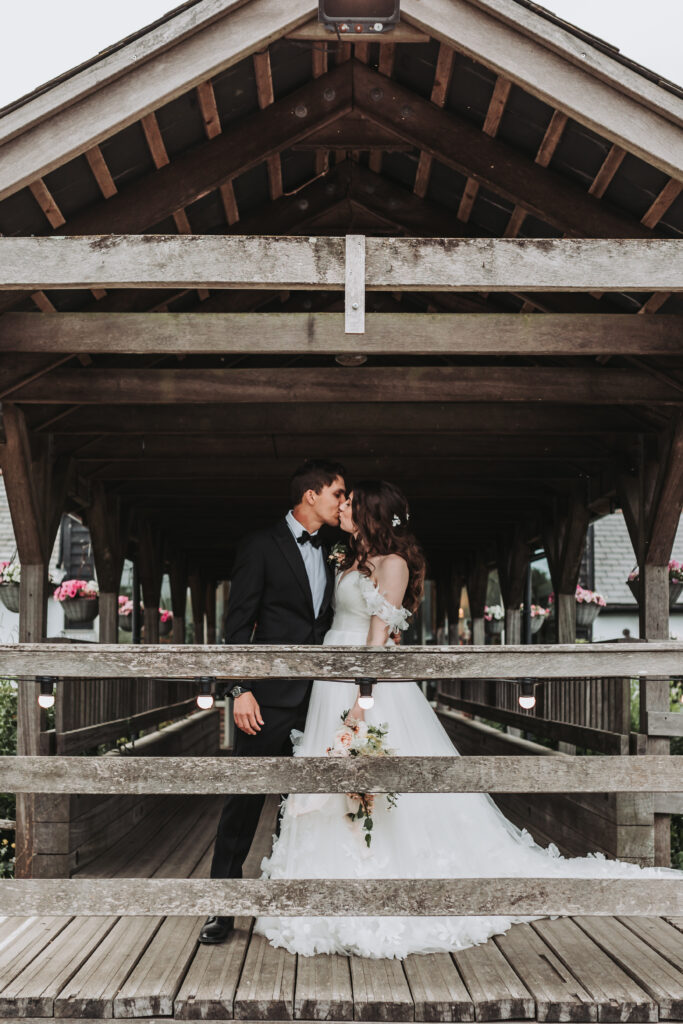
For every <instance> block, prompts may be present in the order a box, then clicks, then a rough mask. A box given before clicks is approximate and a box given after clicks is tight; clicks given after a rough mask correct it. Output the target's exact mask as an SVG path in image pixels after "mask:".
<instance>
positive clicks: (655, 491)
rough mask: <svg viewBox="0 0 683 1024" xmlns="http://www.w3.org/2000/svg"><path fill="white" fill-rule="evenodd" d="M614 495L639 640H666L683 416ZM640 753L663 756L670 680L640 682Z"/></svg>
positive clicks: (663, 842)
mask: <svg viewBox="0 0 683 1024" xmlns="http://www.w3.org/2000/svg"><path fill="white" fill-rule="evenodd" d="M619 492H620V493H619V497H620V501H621V505H622V508H623V512H624V519H625V521H626V525H627V527H628V531H629V535H630V537H631V543H632V544H633V549H634V552H635V555H636V559H637V561H638V567H639V583H640V585H639V594H638V606H639V617H640V636H641V638H643V639H645V640H668V639H669V570H668V563H669V559H670V557H671V550H672V548H673V542H674V539H675V536H676V531H677V529H678V524H679V521H680V517H681V510H682V508H683V416H681V415H680V414H679V415H678V416H677V417H676V418H675V419H674V420H673V421H672V423H671V425H670V427H669V429H668V430H666V431H665V432H663V433H662V435H661V436H660V437H659V438H658V439H656V440H654V441H653V442H651V443H650V444H649V446H646V443H645V441H644V440H642V439H641V443H640V445H639V457H638V473H637V476H635V475H631V476H627V475H622V476H621V477H620V478H619ZM639 693H640V701H639V703H640V733H641V734H644V736H645V739H644V742H642V743H641V744H640V745H639V752H642V753H646V754H668V753H669V751H670V746H671V744H670V740H669V738H668V737H666V736H656V735H650V731H651V729H652V727H653V725H654V721H655V716H659V715H661V714H664V713H667V712H668V711H669V705H670V699H671V698H670V693H671V680H670V678H669V677H668V676H664V677H660V676H649V675H646V676H641V678H640V691H639ZM654 848H655V855H654V856H655V864H657V865H661V866H668V865H669V864H670V862H671V818H670V816H669V815H668V814H655V815H654Z"/></svg>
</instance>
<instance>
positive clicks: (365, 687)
mask: <svg viewBox="0 0 683 1024" xmlns="http://www.w3.org/2000/svg"><path fill="white" fill-rule="evenodd" d="M374 685H375V680H374V679H359V680H358V686H359V688H360V696H359V698H358V706H359V707H361V708H362V709H363V711H369V710H370V708H373V707H374V706H375V698H374V697H373V696H372V688H373V686H374Z"/></svg>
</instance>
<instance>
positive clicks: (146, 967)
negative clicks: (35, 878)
mask: <svg viewBox="0 0 683 1024" xmlns="http://www.w3.org/2000/svg"><path fill="white" fill-rule="evenodd" d="M220 803H221V800H220V798H215V797H207V798H199V799H197V798H194V797H183V798H165V800H164V801H161V800H160V806H159V813H158V816H156V817H154V816H153V817H151V818H149V819H148V820H146V822H145V823H143V825H142V826H141V827H140V829H139V830H138V833H137V836H136V840H137V846H135V847H133V845H132V844H131V842H130V840H129V839H127V838H124V839H122V841H121V843H120V844H118V845H117V846H115V847H114V848H113V849H112V850H110V851H109V852H108V854H107V855H106V856H105V857H102V858H100V859H99V860H98V861H96V862H93V863H92V864H90V865H89V866H88V867H87V868H86V869H84V871H83V872H82V874H83V875H84V876H85V875H88V876H91V877H94V876H99V877H131V876H138V877H140V876H145V877H156V878H160V877H166V878H173V877H188V876H190V877H206V876H207V875H208V870H209V864H210V858H211V851H212V847H213V835H214V830H215V823H216V819H217V816H218V813H219V809H220ZM275 807H276V804H275V801H274V799H271V800H270V801H269V802H268V803H267V804H266V809H265V811H264V815H263V817H262V819H261V825H260V827H259V831H258V833H257V836H256V839H255V841H254V845H253V847H252V851H251V854H250V858H249V861H248V864H247V873H248V874H250V875H255V874H256V873H257V871H258V865H259V863H260V860H261V857H262V856H263V855H264V853H265V852H266V851H267V850H268V847H269V843H270V837H271V835H272V831H273V825H274V815H275ZM201 922H202V918H200V917H186V918H162V917H159V918H120V919H119V918H110V917H106V918H59V919H55V918H40V919H37V918H32V919H20V918H10V919H4V920H2V921H0V1019H2V1020H22V1021H27V1020H29V1021H30V1020H31V1019H35V1020H43V1021H44V1019H45V1018H46V1017H63V1018H80V1019H86V1020H99V1021H101V1020H113V1019H120V1018H136V1017H139V1018H144V1019H146V1020H147V1021H151V1020H155V1019H159V1018H169V1017H171V1018H173V1017H175V1018H176V1019H180V1020H205V1021H206V1020H209V1021H210V1020H226V1019H228V1020H229V1019H238V1020H271V1021H273V1020H277V1021H284V1020H291V1019H298V1020H360V1021H412V1020H417V1021H501V1020H512V1021H521V1020H538V1021H606V1022H607V1021H657V1020H683V919H680V918H679V919H674V918H671V919H663V918H630V919H629V918H618V919H617V918H604V917H592V918H585V917H584V918H576V919H558V920H542V921H537V922H535V923H533V924H529V925H516V926H514V927H513V928H512V929H511V930H510V931H509V932H507V933H506V934H505V935H502V936H497V937H495V938H494V939H492V940H491V941H489V942H487V943H486V944H485V945H482V946H477V947H473V948H471V949H467V950H464V951H463V952H461V953H456V954H455V955H453V956H449V955H447V954H440V955H433V956H414V957H409V958H408V959H407V960H405V961H404V962H402V963H401V962H398V961H395V960H367V959H363V958H360V957H349V958H347V957H340V956H333V957H328V956H320V957H310V958H307V957H295V956H292V955H291V954H289V953H287V952H285V951H283V950H281V949H274V948H272V947H271V946H270V945H269V944H268V943H267V942H266V941H265V940H264V939H263V938H262V937H260V936H252V935H251V923H252V922H251V921H250V920H248V919H246V918H243V919H238V921H237V928H236V930H235V932H234V933H233V934H232V936H231V937H230V940H229V941H228V942H227V943H225V944H224V945H220V946H208V947H207V946H199V945H198V943H197V933H198V931H199V927H200V925H201Z"/></svg>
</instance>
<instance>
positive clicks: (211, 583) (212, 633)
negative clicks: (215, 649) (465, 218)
mask: <svg viewBox="0 0 683 1024" xmlns="http://www.w3.org/2000/svg"><path fill="white" fill-rule="evenodd" d="M204 602H205V609H206V642H207V644H215V643H216V581H215V580H211V579H210V580H207V581H206V587H205V598H204Z"/></svg>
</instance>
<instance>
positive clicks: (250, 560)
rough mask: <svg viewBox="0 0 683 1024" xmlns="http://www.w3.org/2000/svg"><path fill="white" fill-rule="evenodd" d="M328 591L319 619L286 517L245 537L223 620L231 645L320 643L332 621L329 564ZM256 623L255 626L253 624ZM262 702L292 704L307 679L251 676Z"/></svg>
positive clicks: (248, 686)
mask: <svg viewBox="0 0 683 1024" xmlns="http://www.w3.org/2000/svg"><path fill="white" fill-rule="evenodd" d="M322 552H323V560H324V563H325V571H326V576H327V585H326V587H325V596H324V598H323V603H322V605H321V608H320V613H319V615H318V617H317V618H316V616H315V613H314V611H313V597H312V595H311V587H310V584H309V582H308V575H307V573H306V566H305V565H304V560H303V558H302V557H301V552H300V550H299V544H298V542H297V541H296V540H295V538H294V536H293V534H292V531H291V530H290V529H289V526H288V525H287V522H286V520H285V519H281V520H280V521H279V522H277V523H276V524H275V525H274V526H273V527H271V528H270V529H267V530H260V531H259V532H258V533H253V534H251V535H250V536H249V537H247V538H246V539H245V540H244V542H243V543H242V545H241V547H240V548H239V550H238V552H237V556H236V558H235V565H234V568H233V572H232V579H231V583H230V599H229V602H228V614H227V616H226V619H225V642H226V643H227V644H248V643H249V642H250V641H251V640H252V634H253V642H254V643H257V644H321V643H322V642H323V637H324V635H325V633H326V632H327V630H328V628H329V624H330V620H331V615H332V609H331V603H330V602H331V600H332V591H333V589H334V572H333V570H332V568H331V566H329V565H328V563H327V551H326V550H325V549H324V548H323V549H322ZM254 626H256V628H255V629H254ZM241 685H242V686H244V687H245V688H246V689H250V690H252V691H253V694H254V696H255V697H256V700H257V701H258V702H259V704H261V705H263V706H264V707H293V706H294V705H296V704H300V703H301V702H302V701H303V700H304V699H305V698H306V695H307V693H308V689H309V686H310V680H308V679H270V680H262V681H256V680H247V681H245V682H243V683H242V684H241Z"/></svg>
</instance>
